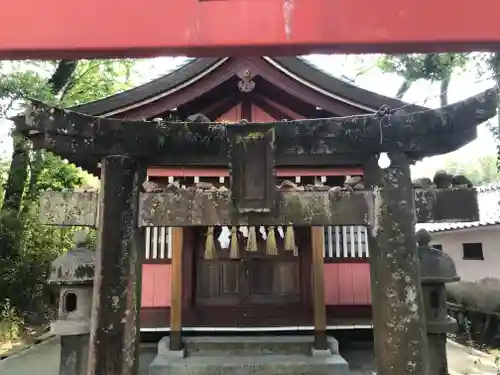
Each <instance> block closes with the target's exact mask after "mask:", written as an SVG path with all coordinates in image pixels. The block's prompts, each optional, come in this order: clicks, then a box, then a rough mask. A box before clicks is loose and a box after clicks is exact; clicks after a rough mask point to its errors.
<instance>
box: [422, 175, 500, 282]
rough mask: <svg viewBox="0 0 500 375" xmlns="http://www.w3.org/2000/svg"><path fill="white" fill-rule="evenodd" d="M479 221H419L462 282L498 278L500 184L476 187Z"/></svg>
mask: <svg viewBox="0 0 500 375" xmlns="http://www.w3.org/2000/svg"><path fill="white" fill-rule="evenodd" d="M478 203H479V216H480V217H479V219H480V220H479V221H474V222H470V223H463V222H459V223H433V224H418V225H417V230H418V229H420V228H425V229H427V230H428V231H429V232H431V234H432V242H431V244H432V245H434V246H439V247H441V248H442V250H443V251H444V252H446V253H447V254H448V255H450V256H451V257H452V258H453V260H454V261H455V264H456V266H457V272H458V274H459V275H460V277H461V279H462V280H464V281H477V280H480V279H483V278H485V277H495V278H500V183H495V184H490V185H486V186H482V187H479V188H478Z"/></svg>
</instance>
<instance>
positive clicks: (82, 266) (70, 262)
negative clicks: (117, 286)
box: [49, 232, 95, 375]
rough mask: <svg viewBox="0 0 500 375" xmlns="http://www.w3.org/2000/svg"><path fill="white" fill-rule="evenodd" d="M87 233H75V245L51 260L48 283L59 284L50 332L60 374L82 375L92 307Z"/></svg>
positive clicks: (91, 259)
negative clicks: (57, 346) (56, 339)
mask: <svg viewBox="0 0 500 375" xmlns="http://www.w3.org/2000/svg"><path fill="white" fill-rule="evenodd" d="M86 241H87V234H86V233H85V232H77V233H76V234H75V247H74V248H73V249H71V250H69V251H68V252H66V253H65V254H64V255H61V256H60V257H59V258H57V259H56V260H55V261H54V262H52V269H51V273H50V278H49V283H50V284H54V285H57V286H58V287H59V311H58V319H57V320H56V321H55V322H53V323H52V324H51V332H52V333H53V334H54V335H59V336H61V363H60V369H59V374H60V375H85V374H86V372H87V359H88V347H89V337H90V336H89V333H90V317H91V310H92V287H93V282H94V267H95V253H94V252H93V251H90V250H88V249H87V248H86V247H85V243H86Z"/></svg>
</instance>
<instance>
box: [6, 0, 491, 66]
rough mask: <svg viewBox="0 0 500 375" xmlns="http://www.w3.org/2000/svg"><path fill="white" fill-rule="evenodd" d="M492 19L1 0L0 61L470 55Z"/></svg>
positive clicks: (487, 10)
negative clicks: (461, 52) (326, 54)
mask: <svg viewBox="0 0 500 375" xmlns="http://www.w3.org/2000/svg"><path fill="white" fill-rule="evenodd" d="M173 13H175V16H174V17H169V19H168V26H166V24H165V15H169V14H173ZM498 14H500V2H499V1H498V0H475V1H462V2H460V3H457V2H455V3H453V4H451V3H450V1H436V0H381V1H371V0H364V1H363V0H358V1H353V0H212V1H210V0H182V1H179V0H149V1H147V2H142V1H137V0H106V1H102V0H86V1H85V6H82V3H81V2H79V1H61V0H44V1H40V0H15V1H13V0H10V1H9V0H3V1H2V8H1V11H0V25H2V26H1V32H0V59H1V58H4V59H5V58H40V57H44V58H52V59H60V58H61V57H63V55H64V56H66V57H68V56H72V57H79V58H83V57H95V56H111V55H122V56H123V55H128V56H146V55H151V54H156V55H159V54H164V55H166V54H177V55H183V54H187V55H189V56H202V55H211V56H229V55H246V56H251V55H257V56H262V55H268V54H273V55H275V56H283V55H301V54H307V53H311V52H327V51H328V52H336V53H339V52H395V51H399V52H403V51H405V52H423V51H426V52H430V51H435V52H441V51H443V50H445V49H447V50H450V51H451V50H460V49H461V50H464V49H465V50H468V51H470V50H479V49H480V47H481V46H483V47H484V45H488V46H490V47H492V48H494V47H495V43H499V42H500V22H498V19H497V18H498ZM418 25H425V26H422V27H418ZM452 43H453V44H452ZM461 43H462V45H461ZM464 43H466V44H465V45H464ZM445 47H447V48H445Z"/></svg>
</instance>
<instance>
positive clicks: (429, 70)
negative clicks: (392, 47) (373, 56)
mask: <svg viewBox="0 0 500 375" xmlns="http://www.w3.org/2000/svg"><path fill="white" fill-rule="evenodd" d="M467 62H468V55H467V54H462V53H429V54H418V53H415V54H409V55H384V56H383V57H381V59H380V60H379V61H378V67H379V68H380V69H381V70H382V71H383V72H387V73H396V74H398V75H400V76H401V77H403V78H405V79H406V80H408V81H411V82H415V81H417V80H419V79H425V80H429V81H441V80H443V79H445V78H447V77H448V76H449V75H450V72H451V71H452V70H454V69H456V68H464V67H465V65H466V64H467Z"/></svg>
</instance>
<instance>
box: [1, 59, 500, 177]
mask: <svg viewBox="0 0 500 375" xmlns="http://www.w3.org/2000/svg"><path fill="white" fill-rule="evenodd" d="M305 58H306V60H308V61H309V62H310V63H311V64H313V65H315V66H316V67H317V68H319V69H321V70H323V71H325V72H326V73H329V74H331V75H333V76H336V77H348V78H351V79H354V78H355V79H354V83H355V84H356V85H358V86H360V87H362V88H365V89H368V90H371V91H374V92H377V93H379V94H382V95H386V96H394V95H395V93H396V92H397V90H398V88H399V86H400V85H401V82H402V79H401V78H400V77H398V76H397V75H393V74H386V73H385V74H384V73H381V72H380V71H379V70H378V69H377V68H376V67H375V62H376V58H377V56H376V55H364V56H352V55H351V56H345V55H309V56H306V57H305ZM185 61H186V58H184V57H159V58H155V59H150V60H145V61H141V62H140V63H139V64H138V66H137V67H136V69H135V71H136V75H135V77H134V82H133V84H134V86H137V85H140V84H142V83H145V82H147V81H149V80H152V79H155V78H158V77H159V76H161V75H163V74H166V73H168V72H170V71H172V70H174V69H176V68H177V67H179V66H180V65H182V64H183V63H185ZM359 72H362V74H358V73H359ZM493 84H494V82H493V80H492V79H491V78H489V77H488V75H487V74H486V75H484V76H483V77H479V76H478V74H477V72H475V69H473V68H472V67H471V68H470V69H467V70H466V71H465V72H460V73H457V74H455V75H454V76H453V77H452V80H451V83H450V87H449V90H448V98H449V102H450V103H453V102H456V101H460V100H463V99H465V98H467V97H469V96H471V95H474V94H477V93H479V92H481V91H483V90H485V89H487V88H489V87H492V86H493ZM403 99H404V101H406V102H409V103H415V104H419V105H424V106H428V107H431V108H436V107H438V106H439V85H438V84H432V83H429V82H426V81H419V82H416V83H415V84H414V85H413V86H412V87H411V89H410V90H409V91H408V92H407V94H406V95H405V96H404V98H403ZM492 121H494V122H495V123H496V119H493V120H492ZM8 131H9V127H8V126H4V125H3V124H2V126H0V154H4V153H5V154H7V155H8V154H10V153H11V150H12V144H11V140H10V137H8ZM495 152H496V148H495V144H494V139H493V135H492V134H491V132H490V131H489V130H488V129H487V126H486V124H483V125H481V126H480V127H479V128H478V138H477V139H476V140H475V141H473V142H471V143H470V144H468V145H466V146H464V147H462V148H461V149H460V150H457V151H455V152H453V153H449V154H447V155H441V156H435V157H432V158H427V159H424V160H423V161H422V162H419V163H417V164H416V165H415V166H414V167H413V168H412V175H413V176H414V177H420V176H426V177H430V176H432V174H433V173H434V172H435V171H436V170H437V169H439V168H441V167H442V165H443V163H444V162H445V161H446V160H448V159H455V160H458V161H464V162H466V161H469V160H473V159H475V158H478V157H481V156H485V155H492V154H494V153H495Z"/></svg>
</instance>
